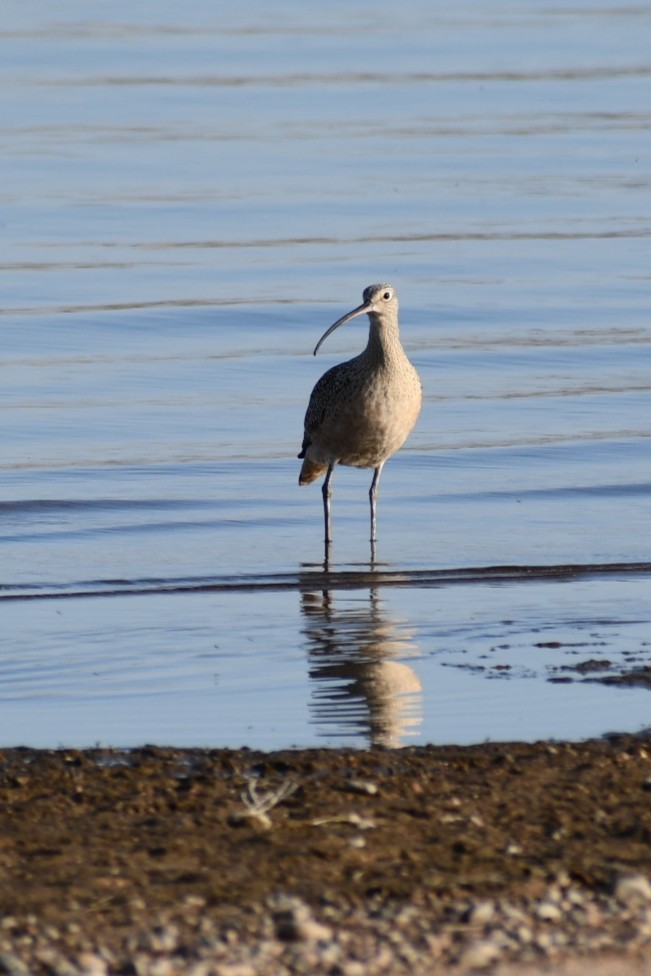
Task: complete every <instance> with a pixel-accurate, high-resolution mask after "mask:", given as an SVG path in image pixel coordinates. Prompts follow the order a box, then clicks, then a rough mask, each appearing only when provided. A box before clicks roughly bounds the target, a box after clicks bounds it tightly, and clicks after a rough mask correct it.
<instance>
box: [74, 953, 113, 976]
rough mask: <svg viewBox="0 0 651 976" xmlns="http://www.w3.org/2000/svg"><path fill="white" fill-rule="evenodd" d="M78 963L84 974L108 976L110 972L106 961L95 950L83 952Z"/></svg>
mask: <svg viewBox="0 0 651 976" xmlns="http://www.w3.org/2000/svg"><path fill="white" fill-rule="evenodd" d="M77 964H78V966H79V969H80V970H81V972H82V973H83V976H106V974H107V973H108V965H107V964H106V961H105V960H104V959H102V957H101V956H98V955H97V953H95V952H82V953H81V954H80V956H79V959H78V960H77Z"/></svg>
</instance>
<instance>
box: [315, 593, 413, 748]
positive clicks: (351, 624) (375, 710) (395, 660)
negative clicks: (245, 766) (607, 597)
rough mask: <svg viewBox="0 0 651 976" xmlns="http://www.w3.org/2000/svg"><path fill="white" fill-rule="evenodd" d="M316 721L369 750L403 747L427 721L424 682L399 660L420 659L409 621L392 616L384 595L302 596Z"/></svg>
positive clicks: (330, 732) (329, 731) (325, 730)
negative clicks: (359, 739)
mask: <svg viewBox="0 0 651 976" xmlns="http://www.w3.org/2000/svg"><path fill="white" fill-rule="evenodd" d="M301 611H302V614H303V627H302V634H303V636H304V638H305V646H306V650H307V654H308V667H309V676H310V680H311V682H312V688H311V697H310V713H311V719H310V721H311V724H313V725H315V726H317V728H319V727H320V728H322V729H323V734H325V735H326V736H328V737H332V736H333V735H334V736H345V737H349V736H351V735H354V736H359V735H361V736H363V738H364V739H365V740H366V742H367V744H368V745H382V746H399V745H404V744H405V742H406V741H408V740H409V737H410V736H411V735H416V734H417V733H418V728H419V726H420V724H421V722H422V694H421V692H422V687H421V682H420V679H419V677H418V675H417V674H416V672H415V671H414V669H413V668H412V667H411V665H410V664H407V663H406V662H405V661H404V660H400V658H413V657H415V656H417V655H418V647H417V645H416V644H415V643H414V641H413V635H412V633H411V632H410V630H409V628H408V627H406V626H405V624H404V622H402V621H399V620H396V619H393V618H391V617H389V616H387V615H386V614H385V612H384V603H383V600H382V598H381V597H380V596H379V594H378V592H377V591H376V590H374V589H371V590H369V593H368V596H360V595H359V594H358V593H356V594H354V595H353V596H351V595H350V594H343V593H337V594H333V593H331V592H330V591H328V590H323V591H321V592H319V591H315V592H310V593H303V594H302V596H301Z"/></svg>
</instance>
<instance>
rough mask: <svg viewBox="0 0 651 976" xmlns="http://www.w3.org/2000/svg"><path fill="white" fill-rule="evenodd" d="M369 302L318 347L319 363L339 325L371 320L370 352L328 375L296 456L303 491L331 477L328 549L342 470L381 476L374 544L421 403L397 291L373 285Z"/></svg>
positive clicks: (326, 493)
mask: <svg viewBox="0 0 651 976" xmlns="http://www.w3.org/2000/svg"><path fill="white" fill-rule="evenodd" d="M363 298H364V301H363V302H362V304H361V305H360V306H359V307H358V308H355V309H353V311H352V312H348V314H347V315H344V316H343V317H342V318H340V319H338V320H337V321H336V322H335V323H334V325H331V326H330V328H329V329H328V330H327V332H325V333H324V335H323V336H322V337H321V338H320V339H319V341H318V342H317V344H316V348H315V350H314V355H315V356H316V354H317V352H318V351H319V347H320V346H321V344H322V343H323V342H324V341H325V340H326V339H327V338H328V336H329V335H330V334H331V333H332V332H334V330H335V329H338V328H339V326H340V325H343V324H344V322H349V321H350V319H354V318H355V317H356V316H357V315H363V314H364V313H366V314H367V315H368V317H369V320H370V323H371V324H370V329H369V334H368V343H367V346H366V349H365V350H364V351H363V352H361V353H360V354H359V356H355V358H354V359H350V360H348V362H345V363H340V364H339V365H338V366H333V367H332V369H329V370H328V371H327V373H324V374H323V376H322V377H321V379H320V380H319V381H318V383H317V384H316V386H315V387H314V389H313V390H312V395H311V397H310V402H309V404H308V408H307V412H306V414H305V436H304V437H303V447H302V450H301V453H300V454H299V455H298V456H299V458H303V466H302V467H301V473H300V475H299V478H298V483H299V485H309V484H310V483H311V482H312V481H316V479H317V478H319V477H321V475H322V474H324V473H325V476H326V477H325V481H324V482H323V488H322V493H323V514H324V520H325V541H326V545H327V544H328V543H329V542H330V541H331V539H332V531H331V521H330V498H331V495H332V486H331V479H332V472H333V471H334V468H335V465H336V464H347V465H352V466H353V467H355V468H374V469H375V470H374V474H373V481H372V483H371V490H370V492H369V498H370V500H371V543H374V542H375V540H376V534H377V530H376V503H377V490H378V485H379V483H380V475H381V474H382V468H383V466H384V462H385V461H386V460H387V458H390V457H391V455H392V454H394V453H395V452H396V451H397V450H398V448H399V447H401V446H402V444H404V442H405V441H406V439H407V437H408V435H409V433H410V431H411V429H412V428H413V426H414V424H415V423H416V421H417V420H418V414H419V413H420V407H421V402H422V391H421V385H420V379H419V376H418V373H417V372H416V370H415V369H414V367H413V366H412V364H411V363H410V362H409V360H408V359H407V356H406V355H405V351H404V349H403V348H402V345H401V344H400V334H399V328H398V296H397V295H396V290H395V288H394V287H393V286H392V285H369V287H368V288H365V289H364V295H363Z"/></svg>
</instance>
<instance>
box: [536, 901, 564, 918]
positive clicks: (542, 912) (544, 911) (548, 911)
mask: <svg viewBox="0 0 651 976" xmlns="http://www.w3.org/2000/svg"><path fill="white" fill-rule="evenodd" d="M536 915H537V917H538V918H539V919H541V920H542V921H543V922H560V920H561V919H562V917H563V912H562V911H561V909H560V908H559V907H558V905H555V904H554V902H553V901H543V902H541V903H540V905H538V906H537V908H536Z"/></svg>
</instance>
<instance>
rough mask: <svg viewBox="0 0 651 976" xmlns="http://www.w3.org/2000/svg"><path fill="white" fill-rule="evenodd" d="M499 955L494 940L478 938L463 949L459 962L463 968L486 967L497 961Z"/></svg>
mask: <svg viewBox="0 0 651 976" xmlns="http://www.w3.org/2000/svg"><path fill="white" fill-rule="evenodd" d="M499 956H500V951H499V949H498V948H497V946H496V945H495V943H494V942H491V941H490V939H479V940H478V941H477V942H471V943H470V945H469V946H468V947H467V948H466V949H464V951H463V952H462V953H461V958H460V959H459V964H460V965H461V966H462V967H463V968H464V969H487V968H488V967H489V966H492V965H493V963H495V962H497V960H498V959H499Z"/></svg>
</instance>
